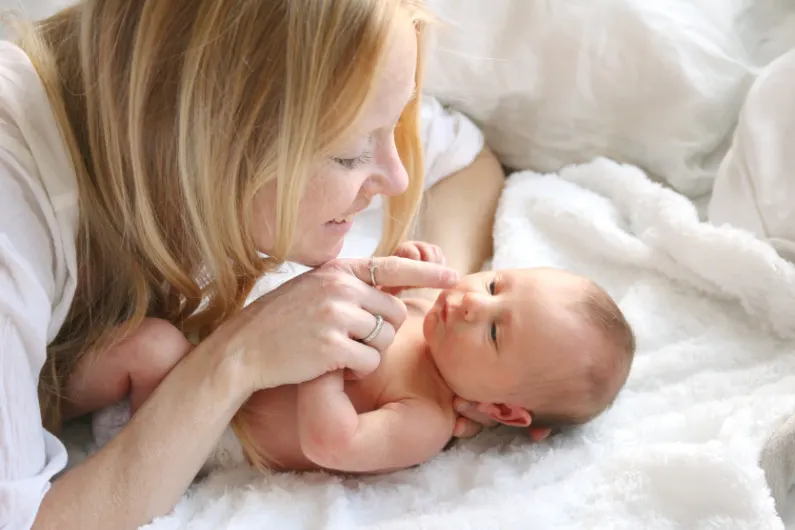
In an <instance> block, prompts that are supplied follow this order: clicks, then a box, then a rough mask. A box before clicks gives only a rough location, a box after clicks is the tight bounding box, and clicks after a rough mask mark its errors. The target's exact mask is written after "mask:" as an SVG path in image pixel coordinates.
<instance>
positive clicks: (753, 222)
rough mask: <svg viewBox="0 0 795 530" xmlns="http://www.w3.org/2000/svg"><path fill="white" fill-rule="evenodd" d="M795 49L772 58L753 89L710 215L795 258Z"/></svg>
mask: <svg viewBox="0 0 795 530" xmlns="http://www.w3.org/2000/svg"><path fill="white" fill-rule="evenodd" d="M793 140H795V50H793V51H790V52H788V53H787V54H785V55H783V56H782V57H780V58H778V59H777V60H775V61H773V62H772V63H771V64H770V65H769V66H768V67H767V68H766V69H765V70H764V71H763V72H762V74H761V75H760V76H759V78H758V79H757V80H756V82H755V83H754V85H753V87H752V88H751V91H750V92H749V94H748V98H747V99H746V101H745V103H744V105H743V108H742V113H741V114H740V119H739V122H738V125H737V130H736V132H735V134H734V142H733V144H732V147H731V149H730V150H729V152H728V154H727V155H726V158H725V159H724V160H723V163H722V164H721V166H720V171H719V172H718V175H717V177H716V179H715V186H714V189H713V193H712V198H711V200H710V203H709V219H710V221H711V222H713V223H715V224H724V223H727V224H731V225H734V226H737V227H741V228H744V229H746V230H749V231H751V232H753V233H754V234H756V235H757V236H759V237H762V238H765V239H768V240H769V241H770V242H771V243H772V244H773V245H774V246H775V247H776V249H777V250H778V251H779V253H781V254H782V255H783V256H785V257H787V258H789V259H790V260H795V149H793Z"/></svg>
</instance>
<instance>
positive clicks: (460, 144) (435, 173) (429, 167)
mask: <svg viewBox="0 0 795 530" xmlns="http://www.w3.org/2000/svg"><path fill="white" fill-rule="evenodd" d="M483 146H484V139H483V133H482V132H481V131H480V129H478V127H477V125H475V124H474V123H473V122H472V121H471V120H470V119H469V118H467V117H466V116H464V115H463V114H461V113H460V112H458V111H455V110H453V109H451V108H447V107H443V106H442V105H441V104H440V103H439V101H438V100H436V99H435V98H432V97H423V99H422V147H423V153H424V155H425V187H426V188H430V187H431V186H433V185H434V184H436V183H437V182H439V181H440V180H442V179H443V178H445V177H448V176H450V175H452V174H453V173H456V172H457V171H460V170H462V169H464V168H465V167H467V166H468V165H470V164H471V163H472V162H473V161H474V160H475V158H476V157H477V156H478V155H479V154H480V152H481V151H482V150H483Z"/></svg>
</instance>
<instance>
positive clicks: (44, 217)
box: [0, 43, 77, 530]
mask: <svg viewBox="0 0 795 530" xmlns="http://www.w3.org/2000/svg"><path fill="white" fill-rule="evenodd" d="M76 220H77V202H76V184H75V181H74V173H73V171H72V170H71V165H70V164H69V160H68V156H67V155H66V152H65V150H64V148H63V144H62V141H61V138H60V135H59V133H58V128H57V125H56V123H55V120H54V118H53V116H52V113H51V112H50V110H49V105H48V103H47V99H46V96H45V93H44V88H43V86H42V85H41V82H40V80H39V78H38V76H37V75H36V73H35V70H34V69H33V67H32V65H31V64H30V62H29V61H28V59H27V57H26V56H25V55H24V53H22V51H21V50H19V49H18V48H16V47H15V46H13V45H12V44H10V43H0V528H9V529H11V528H13V529H15V530H17V529H19V530H24V529H28V528H30V527H31V526H32V524H33V521H34V519H35V516H36V513H37V512H38V509H39V506H40V504H41V500H42V498H43V496H44V494H45V493H46V492H47V490H48V489H49V485H50V481H51V479H52V477H53V476H55V475H56V474H57V473H58V472H59V471H61V470H62V469H63V468H64V467H65V466H66V462H67V453H66V449H65V447H64V445H63V444H62V443H61V442H60V441H59V440H58V439H57V438H55V436H53V435H52V434H50V433H49V432H47V431H45V430H44V429H43V427H42V421H41V414H40V411H39V401H38V392H37V386H38V379H39V374H40V372H41V369H42V366H43V365H44V361H45V357H46V349H47V345H48V343H49V342H50V341H51V340H52V339H53V338H54V336H55V335H56V334H57V332H58V329H59V328H60V326H61V325H62V323H63V319H64V315H65V314H66V312H67V311H68V308H69V306H70V305H71V302H72V299H73V296H74V282H75V277H76V274H75V270H76V265H75V233H76V222H77V221H76Z"/></svg>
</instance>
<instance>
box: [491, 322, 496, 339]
mask: <svg viewBox="0 0 795 530" xmlns="http://www.w3.org/2000/svg"><path fill="white" fill-rule="evenodd" d="M491 340H492V341H493V342H494V343H496V342H497V324H496V323H493V324H492V325H491Z"/></svg>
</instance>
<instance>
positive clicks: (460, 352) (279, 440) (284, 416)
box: [77, 268, 635, 473]
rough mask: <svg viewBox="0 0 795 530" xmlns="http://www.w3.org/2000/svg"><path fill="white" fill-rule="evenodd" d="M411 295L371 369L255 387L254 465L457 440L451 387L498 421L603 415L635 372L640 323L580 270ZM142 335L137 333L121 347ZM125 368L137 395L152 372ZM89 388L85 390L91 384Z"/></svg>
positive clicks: (249, 420) (346, 464)
mask: <svg viewBox="0 0 795 530" xmlns="http://www.w3.org/2000/svg"><path fill="white" fill-rule="evenodd" d="M404 301H405V303H406V306H407V308H408V311H409V315H408V318H407V319H406V322H405V323H404V325H403V326H402V327H401V328H400V330H399V331H398V333H397V335H396V337H395V341H394V342H393V344H392V345H391V346H390V347H389V348H388V349H387V350H386V351H385V352H383V354H382V357H381V363H380V364H379V366H378V368H377V369H376V370H375V372H373V373H372V374H370V375H369V376H368V377H366V378H364V379H362V380H358V381H346V380H345V379H344V378H343V375H342V373H339V372H335V373H329V374H326V375H324V376H322V377H319V378H318V379H315V380H314V381H311V382H307V383H304V384H301V385H289V386H283V387H279V388H274V389H269V390H264V391H261V392H257V393H256V394H254V395H253V396H252V397H251V399H250V400H249V401H248V402H247V404H246V405H245V406H244V408H243V409H242V410H241V411H240V412H239V414H238V418H237V421H236V422H235V427H236V428H235V432H236V434H237V435H238V437H239V438H240V440H241V442H242V444H243V447H244V448H245V450H246V455H247V457H248V459H249V460H250V461H251V463H252V464H254V465H255V466H257V467H260V468H270V469H277V470H312V469H327V470H336V471H342V472H348V473H373V472H383V471H390V470H396V469H402V468H406V467H411V466H413V465H416V464H420V463H422V462H425V461H427V460H429V459H430V458H432V457H434V456H435V455H436V454H438V453H439V452H440V451H441V450H442V449H443V448H444V447H445V446H446V445H447V444H448V442H449V441H450V440H451V438H452V436H453V433H454V428H455V423H456V416H457V414H456V412H455V411H454V409H453V400H454V398H455V397H456V396H457V397H459V398H462V399H465V400H467V401H469V402H472V403H474V404H475V405H476V409H477V411H478V412H479V413H481V414H482V415H484V416H488V417H490V418H491V419H493V420H495V421H496V422H499V423H502V424H505V425H511V426H517V427H527V426H530V425H532V426H533V427H534V429H535V432H536V433H538V432H542V433H544V434H542V436H541V437H543V436H544V435H545V434H548V433H549V432H550V431H551V430H553V429H555V428H560V427H565V426H567V425H577V424H583V423H586V422H588V421H589V420H591V419H593V418H595V417H596V416H597V415H599V414H600V413H601V412H602V411H604V410H605V409H606V408H607V407H608V406H609V405H610V404H611V403H612V401H613V400H614V398H615V396H616V395H617V393H618V392H619V390H620V389H621V387H622V386H623V384H624V382H625V381H626V379H627V376H628V374H629V370H630V366H631V363H632V359H633V355H634V349H635V343H634V337H633V333H632V330H631V329H630V326H629V325H628V323H627V321H626V320H625V319H624V316H623V315H622V313H621V311H620V309H619V308H618V307H617V305H616V304H615V303H614V302H613V300H612V299H611V298H610V297H609V296H608V295H607V293H605V292H604V291H603V290H602V289H601V288H599V287H598V286H597V285H596V284H594V283H593V282H591V281H590V280H588V279H587V278H584V277H581V276H577V275H574V274H571V273H568V272H565V271H562V270H557V269H547V268H533V269H514V270H501V271H490V272H482V273H478V274H472V275H469V276H466V277H464V278H463V279H462V281H461V282H460V284H459V285H458V286H457V287H455V288H454V289H450V290H447V291H444V292H442V293H441V294H439V296H438V297H437V299H436V301H435V302H431V301H427V300H423V299H421V298H416V299H414V298H412V299H406V300H404ZM161 331H162V330H161ZM137 336H142V334H141V333H139V334H138V335H137ZM158 340H159V341H160V342H163V340H164V336H163V335H162V333H161V336H160V338H159V339H158ZM174 343H175V346H177V347H175V348H174V350H175V351H176V350H179V351H177V353H175V355H173V356H171V359H172V360H173V359H176V358H179V357H181V356H182V355H184V354H185V353H186V352H187V351H189V349H190V344H188V343H187V341H185V339H184V338H182V339H181V340H176V341H174ZM139 347H140V344H139V345H136V344H135V342H134V339H133V342H131V343H124V344H122V345H121V346H120V347H119V348H118V350H120V351H121V350H122V349H123V348H128V349H129V350H130V351H132V350H137V349H138V348H139ZM159 350H160V351H162V348H161V349H159ZM152 351H153V350H152V349H148V348H147V349H146V351H137V353H135V355H151V352H152ZM127 353H129V352H127ZM107 357H108V358H109V359H113V358H114V357H115V358H117V361H116V362H115V363H114V362H113V361H108V362H107V364H108V370H110V369H111V368H112V369H113V370H121V371H124V365H125V364H127V363H121V362H118V358H119V357H120V356H119V355H116V352H111V354H109V355H108V356H107ZM98 362H100V361H98ZM142 362H143V361H141V359H140V357H139V359H138V360H137V361H136V366H141V363H142ZM131 364H132V363H131ZM159 364H160V365H161V366H162V364H163V363H162V360H161V362H160V363H159ZM128 366H129V365H128ZM166 373H167V370H166V371H165V372H163V373H162V375H161V376H160V378H161V379H162V377H164V376H165V374H166ZM77 374H78V375H79V374H80V370H78V372H77ZM127 374H129V379H130V380H132V381H133V382H132V388H131V390H132V396H131V401H132V403H133V406H136V405H137V404H139V403H140V402H141V401H142V399H144V398H143V397H142V395H141V394H142V393H143V392H144V391H148V390H150V389H151V388H152V386H153V385H152V383H151V382H148V383H147V382H142V383H137V384H136V382H135V373H131V372H129V371H126V372H125V376H124V377H128V375H127ZM91 379H92V380H93V381H97V380H99V379H100V378H98V377H93V378H91ZM110 379H111V380H117V379H118V377H110ZM158 381H159V380H158ZM136 389H138V392H137V395H136ZM83 391H84V392H85V394H84V395H83V398H84V399H85V398H86V397H88V396H90V394H91V393H92V392H91V390H90V389H89V388H85V387H84V389H83ZM535 438H536V439H537V438H539V437H537V436H536V437H535Z"/></svg>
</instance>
